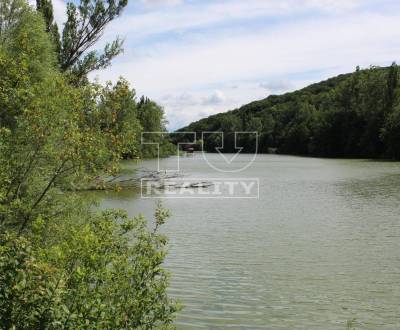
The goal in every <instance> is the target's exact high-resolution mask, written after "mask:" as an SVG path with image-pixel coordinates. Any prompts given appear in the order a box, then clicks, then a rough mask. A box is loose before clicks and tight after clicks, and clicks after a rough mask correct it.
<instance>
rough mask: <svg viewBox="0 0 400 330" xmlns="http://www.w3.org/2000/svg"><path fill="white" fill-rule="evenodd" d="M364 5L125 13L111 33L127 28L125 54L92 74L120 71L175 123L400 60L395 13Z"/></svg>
mask: <svg viewBox="0 0 400 330" xmlns="http://www.w3.org/2000/svg"><path fill="white" fill-rule="evenodd" d="M373 3H374V1H373V0H364V1H357V0H346V1H341V0H335V1H331V0H318V1H317V0H296V1H295V0H283V1H275V0H274V1H272V0H264V1H261V0H251V1H246V2H244V1H238V0H231V1H224V2H221V1H214V2H211V3H209V2H207V3H205V4H204V5H202V7H201V8H200V7H199V5H187V4H181V5H180V6H179V7H177V8H176V9H174V10H172V9H171V10H170V9H168V8H167V9H164V10H158V9H157V10H154V11H145V12H144V13H142V14H137V15H136V14H135V15H132V14H129V12H128V13H127V14H128V15H126V17H125V19H124V18H122V19H120V20H118V21H117V22H116V23H115V24H114V27H113V28H112V31H111V34H112V33H115V32H116V31H120V32H121V31H125V32H127V34H126V46H125V48H126V49H127V51H126V55H125V57H122V58H120V60H118V62H117V63H115V64H114V66H113V67H111V68H110V69H108V70H106V71H103V72H101V73H100V74H99V76H100V78H101V80H106V79H112V80H115V79H116V78H117V77H118V76H120V75H123V76H125V77H127V78H128V79H129V80H130V81H131V82H132V83H133V84H134V87H135V88H136V89H137V90H138V91H139V92H140V94H146V95H148V96H150V97H152V98H154V99H156V100H157V101H159V102H160V103H161V104H163V105H164V106H165V109H166V111H167V114H168V116H169V119H170V122H171V124H172V125H171V126H172V127H174V128H176V127H179V126H181V125H183V124H187V123H188V122H189V121H191V120H194V119H198V118H199V116H201V115H204V114H213V113H217V112H220V111H224V110H230V109H232V108H235V107H237V106H240V105H242V104H244V103H247V102H250V101H252V100H255V99H258V98H262V97H265V96H267V95H268V94H269V93H277V92H279V93H280V92H284V91H287V90H293V89H295V88H299V87H303V86H305V85H306V84H308V83H309V82H313V81H316V80H319V79H322V78H328V77H329V76H332V75H335V74H339V73H343V72H349V71H352V70H353V69H354V68H355V66H356V65H361V66H368V65H370V64H378V65H379V64H390V63H391V62H392V61H393V60H399V55H398V54H400V43H398V42H397V40H399V37H400V14H399V11H394V10H393V11H391V12H385V13H383V12H381V13H378V12H374V11H372V10H370V9H368V8H363V10H359V6H361V5H366V4H367V5H371V4H373ZM375 4H377V3H376V2H375ZM379 4H380V8H381V7H382V8H383V7H384V4H383V3H379ZM314 11H317V12H318V13H319V14H316V13H315V12H314ZM310 13H313V15H311V14H310ZM303 14H307V15H303ZM279 15H281V16H282V15H283V16H285V19H284V18H282V17H281V16H279ZM275 16H276V17H275ZM258 17H260V18H262V19H261V20H260V22H261V24H258V25H257V24H255V25H253V23H254V22H255V21H256V18H258ZM288 17H290V19H288ZM238 21H240V24H239V23H237V22H238ZM262 23H264V24H262ZM192 29H194V30H192ZM168 31H175V32H174V33H167V34H165V35H164V34H162V35H159V33H164V32H168ZM178 32H179V33H178ZM142 38H144V39H142ZM143 40H145V41H143ZM166 96H168V97H166Z"/></svg>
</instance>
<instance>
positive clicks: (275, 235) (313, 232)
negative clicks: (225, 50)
mask: <svg viewBox="0 0 400 330" xmlns="http://www.w3.org/2000/svg"><path fill="white" fill-rule="evenodd" d="M209 157H211V159H213V160H214V161H215V162H223V159H222V158H218V157H220V156H219V155H209ZM249 160H250V157H249V156H246V155H242V156H239V158H238V159H237V161H238V162H243V163H244V164H245V163H246V162H248V161H249ZM175 161H176V158H169V159H165V160H162V161H161V166H163V165H171V164H173V163H175ZM156 165H157V162H156V161H145V162H143V163H141V164H139V165H136V164H134V163H127V164H126V166H127V168H130V169H132V168H135V167H146V168H153V169H154V168H156ZM181 169H182V172H183V173H184V174H185V175H186V176H187V177H197V178H199V177H201V178H203V177H204V178H207V177H211V178H216V177H230V178H231V177H233V178H234V177H240V178H243V177H244V178H259V180H260V198H259V199H258V200H257V199H235V200H229V199H225V200H212V199H202V200H200V199H170V200H166V201H165V206H166V207H167V208H169V209H170V210H171V212H172V217H171V218H170V220H169V222H168V224H167V225H166V226H165V227H164V231H165V232H166V234H167V235H168V236H169V238H170V250H169V256H168V260H167V267H168V268H169V269H170V270H171V272H172V279H171V282H172V283H171V289H170V294H171V296H172V297H175V298H177V299H179V300H180V301H181V302H182V303H183V305H184V309H183V311H182V312H181V313H180V315H179V317H178V319H177V322H176V325H177V327H178V328H179V329H225V328H226V329H228V328H231V329H307V330H309V329H321V330H330V329H335V330H340V329H344V328H345V322H346V320H349V319H353V318H356V319H357V327H356V328H357V329H371V330H380V329H387V330H389V329H392V330H399V329H400V163H390V162H377V161H365V160H329V159H313V158H300V157H288V156H273V155H260V156H258V158H257V159H256V161H255V162H254V163H253V165H252V166H251V167H250V168H248V169H247V170H245V171H244V172H241V173H237V174H228V173H219V172H216V171H215V169H212V168H210V166H208V164H207V163H206V162H205V161H204V160H203V158H202V157H201V155H195V156H194V157H189V158H183V159H181ZM101 197H102V207H113V208H125V209H127V210H128V211H129V213H130V214H131V215H135V214H137V213H143V214H145V215H146V216H149V217H151V215H152V211H153V210H154V203H155V201H154V200H153V199H141V198H140V194H137V193H134V192H124V193H119V194H114V193H106V194H102V195H101Z"/></svg>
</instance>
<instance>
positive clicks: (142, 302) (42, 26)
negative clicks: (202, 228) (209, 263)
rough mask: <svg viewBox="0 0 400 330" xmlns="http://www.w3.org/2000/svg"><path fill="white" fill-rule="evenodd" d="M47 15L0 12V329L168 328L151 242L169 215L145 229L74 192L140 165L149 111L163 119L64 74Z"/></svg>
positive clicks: (43, 6) (158, 258) (169, 312)
mask: <svg viewBox="0 0 400 330" xmlns="http://www.w3.org/2000/svg"><path fill="white" fill-rule="evenodd" d="M82 3H83V4H84V5H85V6H89V7H90V8H92V7H91V6H95V7H96V6H100V1H88V0H85V1H82ZM50 5H51V2H46V1H38V9H39V11H38V12H37V11H34V10H33V9H32V8H31V7H29V6H28V4H27V3H25V2H24V1H22V0H5V1H2V2H1V3H0V167H1V171H0V328H1V329H133V328H143V329H149V328H154V327H158V326H160V327H168V326H170V324H171V322H172V318H173V315H174V313H175V312H176V310H177V305H176V303H175V302H173V301H171V300H170V299H169V298H168V296H167V294H166V288H167V285H168V274H167V273H166V272H165V271H164V270H163V268H162V262H163V260H164V257H165V245H166V239H165V237H164V236H163V235H161V234H159V233H158V229H159V227H160V226H161V225H162V224H163V223H164V222H165V220H166V218H167V217H168V212H166V211H165V210H164V209H163V208H162V207H161V205H160V206H158V208H157V210H156V213H155V219H154V228H153V229H149V226H148V225H147V223H146V221H145V220H144V219H143V218H142V217H140V216H138V217H136V218H134V219H129V218H128V217H127V215H126V214H125V213H124V212H122V211H116V210H114V211H104V212H99V213H95V212H94V211H93V201H89V200H88V198H84V199H83V198H82V196H81V195H80V193H78V192H77V190H78V189H79V188H81V187H84V186H85V185H89V184H90V183H91V182H93V180H95V179H96V178H98V177H99V176H101V175H105V174H106V175H107V174H113V173H115V172H116V171H118V163H119V160H120V159H121V158H122V157H134V158H138V157H141V155H142V154H143V150H142V147H141V145H140V135H141V132H142V131H143V128H144V127H147V126H146V125H149V123H148V120H150V121H151V123H152V124H154V118H155V117H154V116H152V115H151V114H152V113H153V112H154V113H156V116H157V117H156V118H158V122H156V125H157V124H158V126H159V127H157V130H158V129H161V128H162V127H164V119H163V112H162V109H161V108H159V107H156V105H154V107H153V108H156V109H153V108H148V107H147V108H145V109H144V108H143V107H142V106H141V105H138V102H137V101H136V97H135V92H134V90H132V89H131V88H130V87H129V84H128V83H127V82H126V81H125V80H124V79H122V78H121V79H120V80H119V81H118V82H117V83H116V84H115V85H112V84H111V83H110V84H107V85H106V86H101V85H99V84H96V83H90V82H89V81H87V80H86V81H83V80H82V79H81V76H79V74H78V75H77V76H76V78H77V79H78V78H79V79H78V80H79V81H80V83H79V84H76V81H77V79H71V77H73V76H74V75H75V73H74V69H73V68H74V67H75V66H74V67H73V68H72V69H71V70H69V71H68V72H65V71H63V70H60V65H59V63H60V62H59V59H58V54H57V51H56V49H57V47H56V46H57V45H56V44H55V41H54V35H55V34H56V33H55V31H56V29H55V27H54V25H53V24H54V23H52V20H51V19H44V18H46V16H45V15H50V14H51V6H50ZM109 5H110V6H111V5H112V6H114V1H113V2H111V1H110V2H109ZM72 7H73V6H72V5H70V6H69V10H72V9H71V8H72ZM79 8H80V10H82V8H84V7H79ZM100 9H101V8H100ZM100 9H98V10H97V11H96V13H100V14H101V15H103V14H102V13H103V12H102V10H100ZM114 9H115V8H114ZM114 9H113V10H114ZM115 10H116V11H118V10H117V9H115ZM89 12H90V11H89ZM108 12H109V11H107V13H108ZM49 13H50V14H49ZM116 14H117V12H116V13H114V14H113V15H116ZM51 15H52V14H51ZM82 15H83V14H82ZM88 15H89V14H88ZM43 16H44V18H43ZM63 47H64V46H63ZM75 63H79V62H75ZM76 65H78V64H76ZM147 112H148V113H147Z"/></svg>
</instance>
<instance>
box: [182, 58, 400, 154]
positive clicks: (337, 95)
mask: <svg viewBox="0 0 400 330" xmlns="http://www.w3.org/2000/svg"><path fill="white" fill-rule="evenodd" d="M398 71H399V70H398V66H397V65H396V64H395V63H394V64H393V65H392V66H390V67H387V68H381V67H371V68H369V69H365V70H360V69H359V68H357V70H356V71H355V72H354V73H350V74H343V75H340V76H337V77H335V78H331V79H328V80H326V81H322V82H320V83H317V84H313V85H310V86H308V87H306V88H303V89H301V90H298V91H295V92H292V93H286V94H283V95H271V96H269V97H267V98H266V99H263V100H260V101H256V102H252V103H249V104H247V105H244V106H242V107H241V108H239V109H236V110H233V111H229V112H225V113H220V114H217V115H213V116H210V117H208V118H205V119H202V120H200V121H197V122H194V123H192V124H190V125H189V126H187V127H185V128H182V129H180V130H179V131H196V132H197V133H198V134H200V135H201V132H203V131H223V132H224V133H225V149H224V151H225V152H232V151H233V150H234V149H233V147H234V134H233V133H232V132H235V131H257V132H259V143H258V151H259V152H268V150H271V148H274V149H275V148H276V149H277V152H279V153H284V154H296V155H309V156H321V157H357V158H358V157H366V158H393V159H400V99H399V95H400V94H399V88H400V85H399V83H398V80H399V79H398V78H399V77H398V75H399V72H398ZM206 142H207V143H205V149H206V150H207V151H215V147H218V146H220V143H221V141H219V139H218V138H217V136H216V135H213V136H210V137H209V138H208V139H207V141H206ZM239 142H240V146H243V147H245V148H244V150H246V152H254V150H255V143H254V142H255V136H253V137H252V136H247V137H244V138H242V139H241V140H240V141H239Z"/></svg>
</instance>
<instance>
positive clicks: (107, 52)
mask: <svg viewBox="0 0 400 330" xmlns="http://www.w3.org/2000/svg"><path fill="white" fill-rule="evenodd" d="M127 3H128V0H106V1H103V0H80V4H79V6H76V5H75V4H74V3H72V2H70V3H68V5H67V21H66V23H65V27H64V30H63V33H62V40H61V54H60V66H61V70H62V71H64V72H72V73H73V77H74V79H75V80H77V81H79V80H82V79H85V78H86V76H87V74H88V73H90V72H91V71H93V70H98V69H101V68H105V67H107V66H109V65H110V63H111V60H112V59H113V58H114V57H115V56H117V55H118V54H120V53H121V51H122V40H120V39H119V38H117V39H116V40H114V41H113V42H111V43H108V44H107V45H106V46H105V48H104V51H103V53H101V54H99V53H98V52H97V51H95V50H91V51H90V48H91V47H92V46H93V45H94V44H95V43H96V42H97V41H98V40H99V39H100V37H101V36H102V34H103V32H104V29H105V28H106V26H107V25H108V24H109V23H110V22H111V21H112V20H114V19H115V18H116V17H118V16H119V15H120V14H121V12H122V10H123V9H124V7H125V6H126V5H127Z"/></svg>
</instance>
